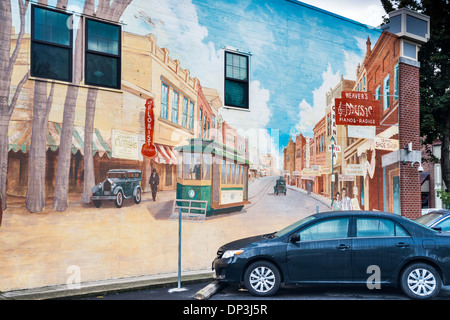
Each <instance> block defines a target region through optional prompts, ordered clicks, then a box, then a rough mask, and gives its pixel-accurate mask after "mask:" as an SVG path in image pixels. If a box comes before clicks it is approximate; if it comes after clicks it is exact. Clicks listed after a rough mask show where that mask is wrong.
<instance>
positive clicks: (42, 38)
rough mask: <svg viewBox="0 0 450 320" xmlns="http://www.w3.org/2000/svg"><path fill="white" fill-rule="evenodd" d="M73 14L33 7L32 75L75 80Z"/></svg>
mask: <svg viewBox="0 0 450 320" xmlns="http://www.w3.org/2000/svg"><path fill="white" fill-rule="evenodd" d="M70 17H71V15H70V14H66V13H63V12H59V11H56V10H51V9H47V8H42V7H38V6H34V5H33V6H32V10H31V21H32V23H31V26H32V27H31V66H30V74H31V76H33V77H40V78H47V79H54V80H62V81H69V82H70V81H72V52H73V50H72V42H73V41H72V37H73V33H72V29H69V28H67V20H68V19H69V18H70Z"/></svg>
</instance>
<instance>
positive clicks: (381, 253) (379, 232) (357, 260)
mask: <svg viewBox="0 0 450 320" xmlns="http://www.w3.org/2000/svg"><path fill="white" fill-rule="evenodd" d="M355 228H356V230H355V237H354V238H352V270H353V280H354V281H356V282H361V283H366V282H367V280H368V278H369V277H370V276H372V274H373V270H377V271H379V274H378V276H379V278H378V280H379V281H380V282H386V281H390V280H391V279H392V277H393V276H394V275H395V274H396V273H395V272H396V271H398V268H399V267H400V265H401V264H402V263H403V261H405V260H406V259H407V258H408V257H409V256H410V255H412V254H414V241H413V240H412V238H411V237H410V236H409V234H408V233H407V232H406V231H405V229H404V228H403V227H401V226H400V225H399V224H398V223H397V222H395V221H393V220H391V219H386V218H379V217H356V219H355ZM369 267H370V269H369ZM374 267H375V269H374Z"/></svg>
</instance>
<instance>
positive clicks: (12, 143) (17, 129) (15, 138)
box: [8, 120, 112, 158]
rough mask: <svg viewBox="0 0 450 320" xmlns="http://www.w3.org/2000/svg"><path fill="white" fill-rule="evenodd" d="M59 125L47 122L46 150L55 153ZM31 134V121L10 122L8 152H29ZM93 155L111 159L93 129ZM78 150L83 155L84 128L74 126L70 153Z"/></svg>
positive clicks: (57, 145) (108, 151)
mask: <svg viewBox="0 0 450 320" xmlns="http://www.w3.org/2000/svg"><path fill="white" fill-rule="evenodd" d="M61 130H62V128H61V124H59V123H57V122H49V124H48V131H47V149H50V150H52V151H56V150H57V149H58V147H59V143H60V140H61V138H60V137H61ZM31 132H32V122H31V121H25V120H24V121H11V122H10V124H9V130H8V139H9V147H8V151H9V150H13V151H14V152H18V151H22V152H24V153H26V152H28V151H29V150H30V142H31ZM92 147H93V154H94V155H95V154H96V153H97V152H98V153H99V155H100V156H103V155H104V154H105V153H106V154H107V155H108V157H109V158H111V155H112V151H111V148H110V147H109V146H108V144H107V143H106V142H105V140H104V139H103V136H102V134H101V133H100V131H99V130H98V129H94V136H93V146H92ZM78 150H80V152H81V154H83V153H84V127H79V126H75V127H74V129H73V137H72V153H73V154H75V153H77V151H78Z"/></svg>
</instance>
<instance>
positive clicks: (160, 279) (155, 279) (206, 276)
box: [0, 270, 214, 300]
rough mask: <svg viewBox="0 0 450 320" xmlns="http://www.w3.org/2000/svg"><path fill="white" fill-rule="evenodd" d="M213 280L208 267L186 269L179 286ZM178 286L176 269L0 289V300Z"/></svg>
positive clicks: (37, 298) (102, 293) (69, 296)
mask: <svg viewBox="0 0 450 320" xmlns="http://www.w3.org/2000/svg"><path fill="white" fill-rule="evenodd" d="M213 280H214V279H213V272H212V271H211V270H197V271H186V272H182V273H181V285H185V284H188V283H196V282H203V281H213ZM177 285H178V273H177V272H175V273H169V274H159V275H151V276H142V277H129V278H121V279H110V280H101V281H91V282H86V283H81V284H80V285H79V286H76V285H56V286H48V287H43V288H35V289H27V290H15V291H8V292H4V293H1V292H0V300H49V299H77V298H81V297H88V296H102V295H106V294H112V293H118V292H126V291H134V290H145V289H152V288H162V287H177Z"/></svg>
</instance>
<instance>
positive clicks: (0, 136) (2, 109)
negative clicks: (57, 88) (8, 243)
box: [0, 0, 29, 210]
mask: <svg viewBox="0 0 450 320" xmlns="http://www.w3.org/2000/svg"><path fill="white" fill-rule="evenodd" d="M28 3H29V2H28V1H26V0H18V4H19V15H20V30H19V33H18V36H17V40H16V44H15V47H14V50H13V51H12V53H11V49H12V41H11V33H12V13H11V1H10V0H2V1H0V43H1V46H0V193H1V196H2V200H3V201H2V209H3V210H4V209H6V177H7V172H8V128H9V122H10V120H11V115H12V113H13V111H14V109H15V107H16V104H17V99H18V98H19V94H20V91H21V90H22V87H23V85H24V84H25V82H26V81H27V79H28V72H26V73H25V75H24V76H23V78H22V79H21V80H20V82H19V83H18V84H17V85H16V89H15V91H14V93H13V95H12V97H11V80H12V74H13V68H14V64H15V62H16V60H17V57H18V56H19V50H20V46H21V44H22V40H23V35H24V33H25V14H26V12H27V8H28Z"/></svg>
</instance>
